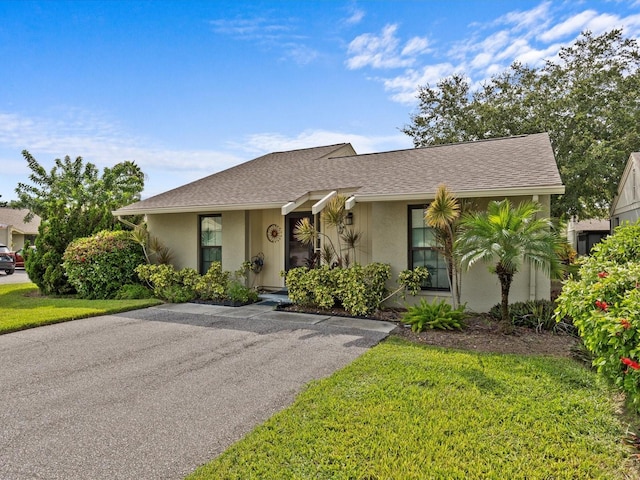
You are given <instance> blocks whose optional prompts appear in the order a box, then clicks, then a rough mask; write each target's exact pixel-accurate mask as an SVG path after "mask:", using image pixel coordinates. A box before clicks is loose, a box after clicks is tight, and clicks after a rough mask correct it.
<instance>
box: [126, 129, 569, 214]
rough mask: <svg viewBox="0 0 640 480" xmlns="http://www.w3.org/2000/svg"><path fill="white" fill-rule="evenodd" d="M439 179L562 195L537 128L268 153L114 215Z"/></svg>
mask: <svg viewBox="0 0 640 480" xmlns="http://www.w3.org/2000/svg"><path fill="white" fill-rule="evenodd" d="M345 152H346V153H345ZM441 183H444V184H446V185H447V186H448V187H449V189H450V190H452V191H453V192H454V193H455V194H456V195H457V196H458V197H460V198H464V197H482V196H484V197H486V196H497V195H533V194H557V193H564V186H563V185H562V181H561V180H560V174H559V173H558V168H557V165H556V161H555V158H554V155H553V151H552V148H551V142H550V140H549V136H548V134H546V133H540V134H533V135H521V136H517V137H508V138H500V139H492V140H482V141H477V142H465V143H456V144H450V145H439V146H431V147H424V148H412V149H407V150H397V151H392V152H383V153H371V154H364V155H357V154H355V151H353V149H352V148H351V146H350V144H338V145H331V146H326V147H317V148H310V149H303V150H293V151H288V152H277V153H270V154H268V155H264V156H262V157H259V158H256V159H254V160H251V161H248V162H246V163H243V164H240V165H237V166H235V167H232V168H229V169H227V170H224V171H222V172H219V173H216V174H213V175H211V176H208V177H206V178H203V179H201V180H198V181H195V182H193V183H189V184H187V185H184V186H182V187H179V188H176V189H174V190H170V191H168V192H165V193H162V194H160V195H156V196H154V197H151V198H148V199H145V200H142V201H140V202H137V203H134V204H132V205H129V206H126V207H123V208H121V209H119V210H117V211H115V212H114V214H116V215H128V214H138V213H162V212H167V213H170V212H176V213H177V212H196V211H207V210H210V211H215V210H231V209H239V210H240V209H253V208H275V207H280V206H282V205H284V204H286V203H288V202H295V201H297V200H299V199H301V198H304V197H305V195H307V196H308V197H309V198H321V197H322V196H323V195H324V194H326V193H327V192H329V191H333V190H338V191H340V192H341V193H345V194H348V195H350V196H355V197H356V201H359V202H363V201H383V200H419V199H422V200H425V199H429V198H433V195H434V193H435V191H436V189H437V187H438V185H440V184H441Z"/></svg>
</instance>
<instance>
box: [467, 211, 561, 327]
mask: <svg viewBox="0 0 640 480" xmlns="http://www.w3.org/2000/svg"><path fill="white" fill-rule="evenodd" d="M539 212H540V205H539V204H537V203H535V202H523V203H521V204H519V205H517V206H515V207H514V206H513V205H512V204H511V202H510V201H509V200H507V199H505V200H502V201H499V202H498V201H492V202H489V206H488V208H487V211H486V212H474V213H469V214H466V215H465V216H464V217H463V218H462V221H461V228H462V232H461V233H460V236H459V237H458V240H457V242H456V249H457V251H458V254H459V255H460V262H461V264H462V265H463V266H465V267H466V268H471V266H473V265H474V264H475V263H477V262H492V263H493V265H492V266H491V268H490V269H491V271H492V272H493V273H495V274H496V275H498V279H499V280H500V288H501V310H502V315H501V316H502V321H503V322H504V324H505V325H506V326H511V321H510V316H509V291H510V289H511V283H512V281H513V277H514V276H515V274H516V273H518V271H519V270H520V268H521V266H522V264H523V263H525V262H526V263H528V264H529V265H531V266H532V267H533V268H537V269H540V270H542V271H544V272H546V273H549V274H550V275H553V276H559V275H560V273H561V271H562V267H561V264H560V260H559V257H558V255H557V252H556V250H557V247H558V245H559V241H558V236H557V234H556V233H555V231H553V225H552V224H551V222H550V221H549V220H548V219H544V218H536V215H537V213H539Z"/></svg>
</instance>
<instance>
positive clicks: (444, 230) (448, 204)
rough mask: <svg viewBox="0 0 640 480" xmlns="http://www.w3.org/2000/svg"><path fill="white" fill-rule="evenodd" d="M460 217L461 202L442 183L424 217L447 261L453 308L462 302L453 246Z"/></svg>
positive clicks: (459, 276) (457, 265) (458, 270)
mask: <svg viewBox="0 0 640 480" xmlns="http://www.w3.org/2000/svg"><path fill="white" fill-rule="evenodd" d="M459 218H460V202H458V199H457V198H456V197H455V196H454V195H453V193H451V191H450V190H449V189H448V188H447V186H446V185H440V186H439V187H438V191H437V192H436V196H435V198H434V199H433V202H431V204H429V207H428V208H427V210H426V212H425V215H424V219H425V221H426V222H427V225H429V226H430V227H431V228H433V229H435V231H436V238H437V239H438V243H439V244H440V249H441V253H442V255H443V256H444V257H445V259H446V261H447V268H448V270H449V284H450V285H451V298H452V301H453V308H457V307H458V305H459V304H460V293H461V288H460V287H461V284H460V279H461V275H460V268H459V267H460V264H459V261H458V256H457V255H456V253H455V250H454V248H453V247H454V242H455V240H456V234H457V230H458V219H459Z"/></svg>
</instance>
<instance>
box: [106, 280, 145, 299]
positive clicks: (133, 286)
mask: <svg viewBox="0 0 640 480" xmlns="http://www.w3.org/2000/svg"><path fill="white" fill-rule="evenodd" d="M152 297H153V292H152V291H151V290H149V289H148V288H147V287H145V286H144V285H140V284H139V283H130V284H127V285H122V286H121V287H120V289H119V290H118V291H117V292H116V295H115V299H116V300H141V299H144V298H152Z"/></svg>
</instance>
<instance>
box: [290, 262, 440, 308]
mask: <svg viewBox="0 0 640 480" xmlns="http://www.w3.org/2000/svg"><path fill="white" fill-rule="evenodd" d="M282 275H286V284H287V289H288V292H289V298H290V299H291V300H292V301H293V302H294V303H295V304H297V305H302V306H308V307H318V308H325V309H328V308H331V307H333V306H335V305H342V306H343V307H344V309H345V310H346V311H347V312H348V313H350V314H351V315H368V314H370V313H372V312H374V311H376V310H377V309H379V308H380V306H381V305H382V303H383V302H384V301H385V300H387V299H388V298H390V297H391V296H392V295H393V294H396V293H399V292H400V291H403V292H404V291H407V290H408V291H409V292H410V293H412V294H414V295H415V293H417V291H418V290H419V283H420V281H422V280H423V279H424V278H425V276H426V275H427V270H426V269H421V270H417V271H416V272H413V271H410V270H409V271H404V272H401V273H400V275H399V278H398V283H400V288H398V289H397V290H396V291H395V292H393V294H392V295H389V296H385V295H386V294H387V288H386V283H387V280H389V278H390V277H391V266H390V265H388V264H385V263H371V264H369V265H366V266H364V267H363V266H361V265H359V264H354V265H352V266H350V267H347V268H333V269H332V268H330V267H329V266H327V265H323V266H322V267H319V268H314V269H309V268H307V267H298V268H292V269H291V270H289V272H287V273H286V274H285V273H284V272H282Z"/></svg>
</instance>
